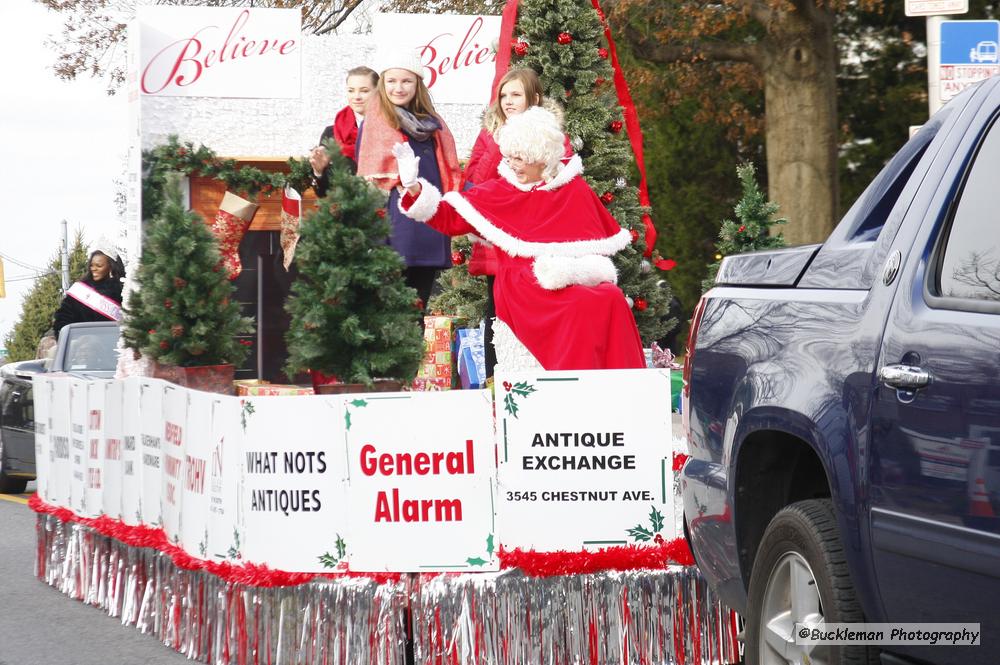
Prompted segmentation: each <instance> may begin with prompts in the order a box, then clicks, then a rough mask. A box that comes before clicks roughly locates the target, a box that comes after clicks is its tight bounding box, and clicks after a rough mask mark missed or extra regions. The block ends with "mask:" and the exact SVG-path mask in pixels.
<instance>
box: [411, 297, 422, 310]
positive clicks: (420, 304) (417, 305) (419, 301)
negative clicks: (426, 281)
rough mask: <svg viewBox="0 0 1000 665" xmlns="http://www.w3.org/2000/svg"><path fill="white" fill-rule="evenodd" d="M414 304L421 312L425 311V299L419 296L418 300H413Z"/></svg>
mask: <svg viewBox="0 0 1000 665" xmlns="http://www.w3.org/2000/svg"><path fill="white" fill-rule="evenodd" d="M413 306H414V307H416V308H417V309H419V310H420V311H421V312H422V311H424V299H423V298H417V299H416V300H414V301H413Z"/></svg>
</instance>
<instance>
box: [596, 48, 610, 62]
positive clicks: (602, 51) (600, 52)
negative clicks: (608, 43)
mask: <svg viewBox="0 0 1000 665" xmlns="http://www.w3.org/2000/svg"><path fill="white" fill-rule="evenodd" d="M597 55H599V56H601V60H607V59H608V49H606V48H604V47H603V46H602V47H601V48H599V49H597Z"/></svg>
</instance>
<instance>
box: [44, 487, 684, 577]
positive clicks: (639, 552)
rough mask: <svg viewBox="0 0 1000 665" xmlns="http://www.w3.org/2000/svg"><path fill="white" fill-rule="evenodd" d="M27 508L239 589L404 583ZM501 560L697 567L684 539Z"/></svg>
mask: <svg viewBox="0 0 1000 665" xmlns="http://www.w3.org/2000/svg"><path fill="white" fill-rule="evenodd" d="M28 506H29V507H30V508H31V509H32V510H33V511H35V512H36V513H42V514H45V515H52V516H53V517H55V518H57V519H59V520H60V521H63V522H77V523H78V524H82V525H84V526H87V527H90V528H92V529H94V530H95V531H97V532H99V533H101V534H102V535H105V536H108V537H110V538H114V539H116V540H119V541H121V542H123V543H125V544H126V545H130V546H132V547H149V548H153V549H156V550H159V551H160V552H163V553H164V554H166V555H167V556H169V557H170V558H171V559H172V560H173V562H174V565H176V566H177V567H178V568H182V569H184V570H205V571H206V572H208V573H211V574H212V575H214V576H215V577H218V578H220V579H222V580H225V581H227V582H233V583H236V584H245V585H247V586H256V587H279V586H295V585H298V584H305V583H307V582H311V581H312V580H313V579H315V578H328V579H338V578H346V577H361V578H366V579H371V580H373V581H375V582H376V583H378V584H384V583H387V582H398V581H399V580H400V579H401V578H402V574H401V573H355V572H346V573H289V572H286V571H283V570H273V569H271V568H268V567H267V566H263V565H258V564H253V563H241V564H238V565H235V564H232V563H229V562H228V561H207V560H204V559H199V558H197V557H193V556H191V555H190V554H188V553H187V552H185V551H184V550H182V549H181V548H179V547H177V546H176V545H174V544H173V543H171V542H170V541H169V540H167V536H166V534H165V533H164V531H163V529H158V528H152V527H148V526H142V525H137V526H133V525H130V524H125V523H124V522H122V521H120V520H116V519H112V518H110V517H108V516H106V515H102V516H101V517H96V518H94V517H80V516H79V515H77V514H76V513H74V512H73V511H71V510H69V509H67V508H61V507H58V506H53V505H51V504H48V503H46V502H45V501H43V500H42V499H41V498H39V496H38V494H33V495H31V498H30V499H28ZM497 557H498V558H499V560H500V568H501V569H503V570H506V569H508V568H519V569H521V570H522V571H523V572H524V573H525V574H526V575H530V576H532V577H551V576H555V575H580V574H586V573H598V572H602V571H607V570H618V571H623V570H638V569H648V570H663V569H664V568H666V567H667V566H669V565H671V564H679V565H682V566H691V565H694V557H692V556H691V550H690V549H688V544H687V542H686V541H685V540H684V539H683V538H675V539H674V540H671V541H664V542H662V543H658V544H654V545H624V546H620V547H608V548H604V549H601V550H597V551H588V550H579V551H576V552H570V551H565V550H560V551H556V552H535V551H534V550H530V551H527V552H526V551H524V550H521V549H514V550H505V549H503V548H502V547H501V548H500V550H499V551H498V552H497ZM428 575H433V574H432V573H431V574H428Z"/></svg>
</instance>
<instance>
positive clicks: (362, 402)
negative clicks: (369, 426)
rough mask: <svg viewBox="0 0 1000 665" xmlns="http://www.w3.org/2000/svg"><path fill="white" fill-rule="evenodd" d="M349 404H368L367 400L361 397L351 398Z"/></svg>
mask: <svg viewBox="0 0 1000 665" xmlns="http://www.w3.org/2000/svg"><path fill="white" fill-rule="evenodd" d="M351 406H368V402H366V401H365V400H363V399H355V400H351Z"/></svg>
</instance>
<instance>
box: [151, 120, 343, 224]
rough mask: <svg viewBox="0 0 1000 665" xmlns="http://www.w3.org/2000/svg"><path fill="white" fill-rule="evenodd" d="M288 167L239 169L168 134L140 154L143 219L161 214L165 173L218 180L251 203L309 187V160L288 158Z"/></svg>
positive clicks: (310, 173) (310, 176)
mask: <svg viewBox="0 0 1000 665" xmlns="http://www.w3.org/2000/svg"><path fill="white" fill-rule="evenodd" d="M328 149H329V148H328ZM287 164H288V168H289V172H288V173H268V172H266V171H262V170H261V169H258V168H256V167H253V166H242V167H241V166H237V164H236V160H234V159H219V157H218V155H216V154H215V152H213V151H212V150H211V149H210V148H207V147H206V146H204V145H199V146H197V147H195V145H194V144H193V143H191V142H190V141H186V142H184V143H181V142H180V140H179V139H178V138H177V136H175V135H171V136H169V137H168V138H167V142H166V143H165V144H163V145H159V146H157V147H155V148H153V149H152V150H143V152H142V172H143V178H142V218H143V219H152V218H154V217H156V216H157V215H158V214H159V213H160V210H161V208H162V207H163V202H164V195H163V190H164V185H165V184H166V178H167V174H168V173H171V172H179V173H182V174H184V175H185V176H188V177H190V176H203V177H206V178H214V179H216V180H221V181H222V182H224V183H225V184H226V189H228V190H229V191H231V192H233V193H235V194H240V195H243V196H245V198H248V199H251V200H253V199H256V198H257V195H258V194H263V195H264V196H271V195H272V194H273V193H274V192H281V191H282V190H283V189H284V188H285V187H286V186H288V187H292V188H293V189H295V190H296V191H298V192H299V193H302V192H304V191H305V190H306V189H308V188H309V187H310V185H311V182H312V167H311V166H310V165H309V160H307V159H296V158H294V157H289V158H288V161H287Z"/></svg>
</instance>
